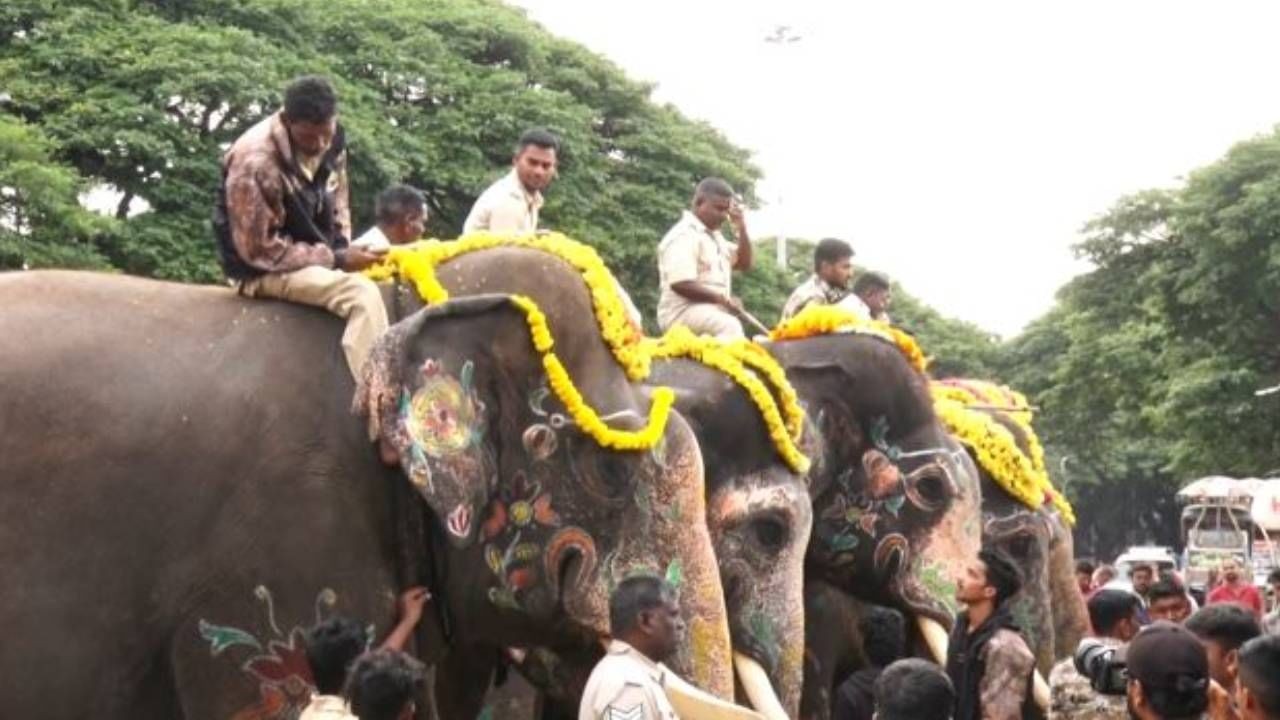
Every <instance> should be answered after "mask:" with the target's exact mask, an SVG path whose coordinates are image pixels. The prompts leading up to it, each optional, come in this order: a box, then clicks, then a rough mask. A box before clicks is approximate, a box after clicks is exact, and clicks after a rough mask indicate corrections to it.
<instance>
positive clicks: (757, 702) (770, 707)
mask: <svg viewBox="0 0 1280 720" xmlns="http://www.w3.org/2000/svg"><path fill="white" fill-rule="evenodd" d="M733 667H734V669H736V670H737V671H738V679H739V680H741V681H742V689H743V690H745V691H746V693H747V699H748V700H750V701H751V706H752V707H754V708H755V709H756V711H757V712H759V713H760V714H761V715H762V716H763V717H765V718H766V719H767V720H787V711H786V710H783V709H782V703H781V702H779V701H778V694H777V693H776V692H774V691H773V683H770V682H769V675H768V674H767V673H765V671H764V668H762V667H760V663H758V662H756V661H755V660H753V659H751V658H749V657H747V656H746V655H743V654H742V653H740V652H735V653H734V654H733Z"/></svg>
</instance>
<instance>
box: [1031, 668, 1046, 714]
mask: <svg viewBox="0 0 1280 720" xmlns="http://www.w3.org/2000/svg"><path fill="white" fill-rule="evenodd" d="M1033 683H1034V685H1033V688H1032V691H1033V697H1034V698H1035V701H1036V705H1039V706H1040V709H1041V710H1043V711H1044V712H1049V683H1047V682H1045V681H1044V676H1043V675H1041V674H1040V671H1039V670H1036V676H1035V679H1034V680H1033Z"/></svg>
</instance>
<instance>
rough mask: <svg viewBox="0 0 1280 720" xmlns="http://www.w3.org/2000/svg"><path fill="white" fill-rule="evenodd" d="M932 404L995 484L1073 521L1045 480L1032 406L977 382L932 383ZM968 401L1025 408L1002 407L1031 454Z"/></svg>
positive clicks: (1059, 495)
mask: <svg viewBox="0 0 1280 720" xmlns="http://www.w3.org/2000/svg"><path fill="white" fill-rule="evenodd" d="M929 389H930V392H931V393H932V395H933V406H934V410H935V411H936V412H937V415H938V418H939V419H940V420H941V421H942V423H943V425H944V426H946V428H947V431H948V432H950V433H951V434H952V435H955V436H956V437H957V438H959V439H960V441H961V442H962V443H964V444H965V445H967V446H969V447H970V448H972V449H973V451H974V455H975V456H976V457H977V461H978V464H979V465H981V466H982V468H983V469H984V470H986V471H987V473H989V474H990V475H991V477H992V479H993V480H995V481H996V482H997V483H999V484H1000V486H1001V487H1003V488H1004V489H1005V490H1006V491H1008V492H1009V494H1010V495H1012V496H1013V497H1014V498H1016V499H1017V500H1018V501H1019V502H1021V503H1023V504H1024V505H1026V506H1027V507H1030V508H1032V509H1033V510H1034V509H1039V508H1040V506H1041V505H1043V504H1044V501H1045V499H1046V498H1048V499H1049V501H1050V502H1051V503H1052V504H1053V506H1054V508H1055V509H1056V510H1057V511H1058V512H1059V514H1061V515H1062V518H1063V519H1064V520H1065V521H1066V522H1067V524H1069V525H1075V522H1076V517H1075V511H1074V510H1073V509H1072V507H1071V504H1070V503H1069V502H1068V501H1067V499H1066V498H1065V497H1064V496H1063V495H1062V493H1060V492H1058V490H1057V489H1056V488H1054V487H1053V485H1052V484H1051V483H1050V482H1049V474H1048V472H1046V470H1045V465H1044V449H1043V447H1042V446H1041V445H1040V440H1039V438H1038V437H1037V436H1036V434H1035V431H1034V430H1033V429H1032V428H1031V408H1030V405H1028V403H1027V399H1026V397H1025V396H1023V395H1022V394H1021V393H1018V392H1016V391H1014V390H1010V389H1009V388H1005V387H1002V386H998V385H994V384H991V383H984V382H981V381H971V380H964V381H957V382H954V383H952V382H946V383H939V382H934V383H930V388H929ZM971 405H995V406H1002V405H1003V406H1010V407H1016V408H1024V409H1022V410H1013V411H1005V412H1006V413H1007V415H1008V416H1009V417H1010V419H1011V420H1012V421H1013V422H1014V423H1015V424H1016V425H1017V426H1018V428H1019V429H1020V430H1022V432H1023V434H1024V436H1025V437H1026V441H1027V447H1028V448H1029V449H1030V452H1029V453H1023V452H1022V450H1021V449H1020V448H1019V447H1018V443H1017V440H1016V439H1015V438H1014V436H1013V433H1011V432H1009V430H1008V428H1006V427H1004V426H1003V425H1001V424H1000V423H999V422H997V421H996V420H995V418H993V417H992V416H991V415H990V414H988V413H986V412H982V411H979V410H973V409H970V407H969V406H971Z"/></svg>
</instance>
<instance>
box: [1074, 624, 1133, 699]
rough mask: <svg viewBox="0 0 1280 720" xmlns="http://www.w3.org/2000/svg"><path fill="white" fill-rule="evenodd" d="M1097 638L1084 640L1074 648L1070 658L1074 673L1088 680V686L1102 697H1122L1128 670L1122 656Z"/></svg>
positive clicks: (1127, 684)
mask: <svg viewBox="0 0 1280 720" xmlns="http://www.w3.org/2000/svg"><path fill="white" fill-rule="evenodd" d="M1116 650H1117V648H1114V647H1108V646H1107V645H1104V644H1103V643H1102V641H1100V640H1098V639H1097V638H1085V639H1083V640H1081V641H1080V644H1079V645H1078V646H1076V654H1075V656H1074V657H1073V658H1072V661H1073V662H1074V663H1075V666H1076V672H1078V673H1080V674H1081V675H1082V676H1084V677H1086V678H1088V679H1089V685H1090V686H1091V687H1092V688H1093V689H1094V690H1095V691H1097V692H1099V693H1101V694H1103V695H1124V694H1125V691H1126V690H1127V688H1128V686H1129V668H1128V667H1127V666H1126V664H1125V661H1124V657H1123V654H1121V657H1119V658H1117V657H1116Z"/></svg>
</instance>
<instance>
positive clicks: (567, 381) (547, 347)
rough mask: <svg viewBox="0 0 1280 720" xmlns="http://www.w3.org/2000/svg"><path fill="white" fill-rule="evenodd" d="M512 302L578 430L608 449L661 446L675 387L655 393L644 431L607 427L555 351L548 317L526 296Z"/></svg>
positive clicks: (520, 296) (673, 399) (661, 389)
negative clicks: (518, 309) (658, 444)
mask: <svg viewBox="0 0 1280 720" xmlns="http://www.w3.org/2000/svg"><path fill="white" fill-rule="evenodd" d="M511 302H512V304H514V305H515V306H516V307H518V308H520V309H521V310H523V311H524V317H525V322H527V323H528V324H529V337H530V338H531V339H532V340H533V347H534V349H535V350H537V351H538V352H539V353H541V354H542V367H543V368H544V369H545V370H546V371H547V383H548V384H549V385H550V386H551V392H553V393H555V395H556V397H557V398H559V399H560V402H562V403H564V406H565V409H566V410H568V412H569V415H570V417H572V418H573V421H574V422H575V423H577V425H578V427H579V428H581V429H582V430H583V432H585V433H587V434H588V435H590V436H591V437H593V438H595V440H596V442H598V443H600V444H601V445H602V446H604V447H609V448H614V449H616V450H646V449H648V448H651V447H653V446H654V445H656V444H657V442H658V440H659V439H661V438H662V434H663V432H664V431H665V430H666V427H667V417H668V415H669V414H670V412H671V404H672V403H673V402H674V401H675V393H673V392H672V391H671V388H665V387H663V388H658V389H657V390H655V391H654V393H653V404H652V405H651V406H650V407H649V422H648V424H647V425H646V426H645V428H644V429H643V430H638V431H635V432H631V431H628V430H615V429H613V428H611V427H609V426H608V425H606V424H605V422H604V421H603V420H601V419H600V416H599V415H598V414H596V411H595V410H594V409H592V408H591V406H589V405H587V403H586V401H584V400H583V399H582V393H581V392H579V391H578V388H577V386H576V385H574V384H573V379H572V378H571V377H569V371H568V370H566V369H565V367H564V365H563V364H562V363H561V362H560V358H558V357H556V354H555V353H553V352H551V349H552V348H553V347H554V346H555V340H554V339H553V338H552V336H551V328H550V327H549V326H548V325H547V316H546V315H544V314H543V312H542V310H541V309H539V308H538V304H537V303H535V302H534V301H533V300H532V299H530V298H528V297H525V296H523V295H513V296H511Z"/></svg>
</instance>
